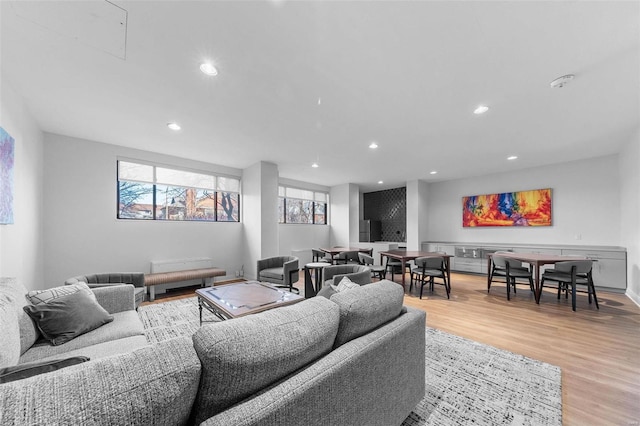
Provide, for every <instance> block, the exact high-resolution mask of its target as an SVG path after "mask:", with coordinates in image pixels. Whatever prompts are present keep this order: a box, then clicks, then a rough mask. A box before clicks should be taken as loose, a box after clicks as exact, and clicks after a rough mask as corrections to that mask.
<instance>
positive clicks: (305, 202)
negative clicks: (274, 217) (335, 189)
mask: <svg viewBox="0 0 640 426" xmlns="http://www.w3.org/2000/svg"><path fill="white" fill-rule="evenodd" d="M278 195H279V200H278V213H279V216H278V217H279V223H309V224H316V225H326V224H327V215H326V211H327V199H328V197H329V196H328V194H326V193H324V192H314V191H308V190H303V189H298V188H290V187H284V186H280V187H279V188H278Z"/></svg>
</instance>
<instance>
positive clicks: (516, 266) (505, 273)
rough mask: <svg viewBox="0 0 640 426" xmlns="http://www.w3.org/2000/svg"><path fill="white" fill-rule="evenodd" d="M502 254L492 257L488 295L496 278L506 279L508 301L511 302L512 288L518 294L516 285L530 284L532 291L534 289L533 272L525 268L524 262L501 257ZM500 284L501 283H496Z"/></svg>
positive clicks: (495, 254) (497, 253)
mask: <svg viewBox="0 0 640 426" xmlns="http://www.w3.org/2000/svg"><path fill="white" fill-rule="evenodd" d="M499 253H500V252H496V253H494V254H493V255H492V256H491V262H492V265H491V272H490V273H489V279H488V280H487V293H489V291H490V290H491V283H492V282H494V278H495V277H504V279H505V281H504V282H505V283H506V285H507V300H511V287H513V292H514V293H516V284H529V288H530V289H531V291H534V288H533V271H532V270H531V268H528V267H525V266H524V265H523V264H522V262H520V261H519V260H515V259H510V258H507V257H503V256H500V254H499ZM519 279H520V280H523V279H524V280H527V281H528V282H525V283H523V282H518V281H517V280H519ZM496 282H499V281H496Z"/></svg>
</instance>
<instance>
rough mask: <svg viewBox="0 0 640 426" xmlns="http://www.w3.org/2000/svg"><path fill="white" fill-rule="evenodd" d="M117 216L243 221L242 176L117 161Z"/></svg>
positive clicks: (149, 218) (126, 217) (146, 218)
mask: <svg viewBox="0 0 640 426" xmlns="http://www.w3.org/2000/svg"><path fill="white" fill-rule="evenodd" d="M118 218H119V219H145V220H188V221H217V222H239V221H240V180H239V179H236V178H228V177H221V176H213V175H208V174H203V173H194V172H188V171H182V170H177V169H168V168H165V167H159V166H153V165H146V164H137V163H132V162H127V161H118Z"/></svg>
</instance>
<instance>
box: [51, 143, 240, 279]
mask: <svg viewBox="0 0 640 426" xmlns="http://www.w3.org/2000/svg"><path fill="white" fill-rule="evenodd" d="M121 157H125V158H129V159H139V160H146V161H153V162H156V163H161V164H166V165H173V166H179V167H187V168H191V169H194V170H202V171H211V172H214V173H223V174H227V175H233V176H238V177H239V176H241V171H240V170H237V169H232V168H228V167H223V166H216V165H212V164H208V163H201V162H196V161H190V160H184V159H180V158H175V157H169V156H165V155H161V154H155V153H151V152H146V151H139V150H133V149H129V148H123V147H119V146H115V145H108V144H103V143H98V142H93V141H88V140H81V139H75V138H71V137H66V136H59V135H52V134H45V147H44V158H45V160H44V203H43V206H44V207H43V217H44V250H45V253H46V256H45V259H44V272H45V276H46V284H47V285H48V286H53V285H60V284H61V283H62V282H63V281H64V280H65V279H66V278H68V277H71V276H74V275H80V274H88V273H98V272H117V271H140V272H149V268H150V262H151V261H152V260H169V259H180V258H189V257H211V258H213V259H214V263H215V265H216V266H219V267H222V268H224V269H226V271H227V277H229V278H231V277H235V274H234V271H235V270H237V269H239V268H240V265H241V264H242V258H243V257H242V256H243V243H242V242H243V235H242V233H243V230H242V224H241V223H211V222H164V221H142V220H118V219H116V211H117V205H116V200H117V188H116V185H117V183H116V182H117V181H116V179H117V176H116V160H117V159H118V158H121Z"/></svg>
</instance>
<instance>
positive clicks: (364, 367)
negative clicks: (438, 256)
mask: <svg viewBox="0 0 640 426" xmlns="http://www.w3.org/2000/svg"><path fill="white" fill-rule="evenodd" d="M425 319H426V314H425V312H424V311H420V310H417V309H412V308H406V312H404V313H402V314H401V315H400V316H399V317H397V318H396V319H395V320H393V321H391V322H389V323H387V324H385V325H383V326H381V327H379V328H377V329H375V330H373V331H371V332H370V333H368V334H365V335H364V336H361V337H359V338H357V339H354V340H351V341H349V342H347V343H345V344H344V345H342V346H340V347H338V348H337V349H335V350H333V351H332V352H331V353H329V354H328V355H326V356H324V357H323V358H321V359H319V360H318V361H316V362H314V363H312V364H310V365H309V366H307V367H306V368H304V369H302V370H299V372H298V373H297V374H295V375H293V376H290V377H289V378H287V379H285V380H283V381H281V382H279V383H277V384H275V385H274V386H271V387H269V388H267V389H265V390H263V391H262V392H260V393H258V394H256V395H255V396H254V397H251V398H248V399H246V400H244V401H242V402H240V403H239V404H236V405H234V406H233V407H231V408H229V409H227V410H225V411H223V412H221V413H219V414H217V415H215V416H213V417H211V418H209V419H207V420H205V421H204V422H202V424H201V426H227V425H234V426H261V425H271V424H277V425H279V426H297V425H305V426H324V425H338V424H340V425H376V426H378V425H379V426H387V425H399V424H401V423H402V421H403V420H404V419H405V418H406V417H407V416H408V415H409V414H410V413H411V410H413V409H414V408H415V406H416V405H417V404H418V403H419V402H420V400H421V399H422V398H423V396H424V393H425V362H424V360H425ZM381 390H384V391H381ZM389 395H393V398H389ZM328 396H330V397H328Z"/></svg>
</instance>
